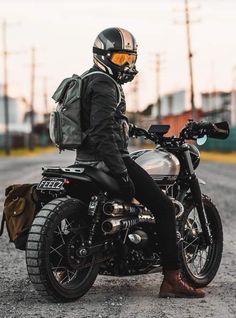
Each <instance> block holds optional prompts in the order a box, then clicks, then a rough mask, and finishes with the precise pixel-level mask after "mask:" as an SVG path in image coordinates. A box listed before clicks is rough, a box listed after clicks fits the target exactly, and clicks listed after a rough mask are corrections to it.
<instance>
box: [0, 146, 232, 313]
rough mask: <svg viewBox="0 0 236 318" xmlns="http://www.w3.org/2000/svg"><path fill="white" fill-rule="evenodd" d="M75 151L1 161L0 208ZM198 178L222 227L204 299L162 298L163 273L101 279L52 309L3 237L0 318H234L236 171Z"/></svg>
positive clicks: (212, 167) (217, 168) (208, 169)
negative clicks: (7, 193)
mask: <svg viewBox="0 0 236 318" xmlns="http://www.w3.org/2000/svg"><path fill="white" fill-rule="evenodd" d="M74 155H75V154H74V153H73V152H69V151H68V152H65V153H62V154H61V155H59V154H47V155H44V156H38V157H28V158H23V157H18V158H12V157H9V158H0V203H1V205H2V203H3V199H4V189H5V187H6V186H7V185H9V184H12V183H31V182H38V181H39V180H40V174H41V167H42V166H47V165H62V166H67V165H70V164H72V163H73V161H74ZM199 176H200V177H201V178H202V179H204V180H205V181H207V185H206V186H204V188H205V189H204V190H203V191H204V193H207V194H209V195H210V196H211V197H212V198H213V201H214V202H215V203H216V205H217V206H218V208H219V210H220V213H221V216H222V219H223V224H224V257H223V261H222V265H221V267H220V270H219V273H218V275H217V276H216V278H215V280H214V281H213V282H212V283H211V284H210V286H209V287H208V288H207V289H206V291H207V296H206V298H205V299H201V300H199V299H198V300H194V299H192V300H186V299H171V300H169V299H159V298H158V292H159V287H160V283H161V279H162V277H161V274H153V275H146V276H137V277H127V278H116V277H105V276H99V277H98V279H97V281H96V282H95V285H94V286H93V288H92V289H91V290H90V292H89V293H88V294H87V295H85V296H84V297H83V298H82V299H81V300H78V301H77V302H75V303H70V304H49V303H47V302H46V301H44V300H43V299H42V298H40V296H38V294H37V293H36V292H35V290H34V288H33V286H32V285H31V283H30V281H29V279H28V276H27V272H26V266H25V255H24V252H20V251H16V250H15V249H14V247H13V245H12V244H9V243H8V239H7V236H6V233H5V234H4V237H3V238H0V318H3V317H6V318H11V317H14V318H19V317H22V318H23V317H24V318H32V317H38V318H39V317H45V318H50V317H53V318H62V317H68V318H75V317H80V318H81V317H109V318H112V317H115V318H116V317H127V318H131V317H135V318H136V317H138V318H139V317H155V318H167V317H168V318H171V317H174V318H176V317H181V318H187V317H188V318H194V317H202V318H205V317H212V318H218V317H219V318H222V317H226V318H235V317H236V302H235V297H236V271H235V269H236V168H235V165H226V164H218V163H207V162H203V163H202V164H201V167H200V169H199Z"/></svg>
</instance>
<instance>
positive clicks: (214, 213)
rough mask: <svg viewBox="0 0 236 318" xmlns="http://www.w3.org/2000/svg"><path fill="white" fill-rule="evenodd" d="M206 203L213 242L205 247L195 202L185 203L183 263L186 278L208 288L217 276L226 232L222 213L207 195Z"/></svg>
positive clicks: (181, 254)
mask: <svg viewBox="0 0 236 318" xmlns="http://www.w3.org/2000/svg"><path fill="white" fill-rule="evenodd" d="M203 204H204V207H205V211H206V216H207V220H208V223H209V228H210V232H211V235H212V243H211V245H209V246H205V244H204V240H203V234H202V229H201V224H200V220H199V217H198V212H197V210H196V207H195V206H194V204H193V203H192V202H188V203H186V204H185V213H184V215H183V219H182V225H181V236H182V238H183V241H182V244H181V251H180V256H181V262H182V270H183V274H184V276H185V279H186V280H187V281H188V282H189V283H190V284H191V285H192V286H194V287H205V286H207V285H208V284H209V283H210V282H211V281H212V280H213V278H214V277H215V275H216V273H217V271H218V269H219V266H220V262H221V258H222V251H223V232H222V223H221V219H220V215H219V212H218V210H217V209H216V207H215V205H214V204H213V203H212V202H211V200H210V199H209V198H208V197H207V196H203Z"/></svg>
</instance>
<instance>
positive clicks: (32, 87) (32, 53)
mask: <svg viewBox="0 0 236 318" xmlns="http://www.w3.org/2000/svg"><path fill="white" fill-rule="evenodd" d="M35 51H36V50H35V47H32V49H31V75H30V79H31V80H30V112H29V114H30V125H31V132H30V136H29V149H30V150H34V146H35V145H34V94H35V90H34V88H35Z"/></svg>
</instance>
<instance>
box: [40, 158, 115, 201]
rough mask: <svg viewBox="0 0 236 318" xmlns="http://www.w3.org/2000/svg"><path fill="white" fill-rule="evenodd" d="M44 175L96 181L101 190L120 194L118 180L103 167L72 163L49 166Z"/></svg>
mask: <svg viewBox="0 0 236 318" xmlns="http://www.w3.org/2000/svg"><path fill="white" fill-rule="evenodd" d="M43 175H44V176H55V177H64V178H73V179H78V180H83V181H85V182H94V183H95V184H96V185H97V186H98V187H99V188H100V189H101V190H103V191H106V192H110V193H113V194H115V195H119V194H120V189H119V185H118V183H117V181H116V180H115V179H114V178H113V177H112V176H110V175H108V174H107V173H106V172H104V171H102V170H101V169H97V168H95V167H92V166H88V165H82V164H81V165H71V166H68V167H65V168H64V167H47V168H44V171H43Z"/></svg>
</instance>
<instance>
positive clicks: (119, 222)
mask: <svg viewBox="0 0 236 318" xmlns="http://www.w3.org/2000/svg"><path fill="white" fill-rule="evenodd" d="M138 223H139V218H138V217H133V218H110V219H107V220H105V221H104V222H103V223H102V231H103V232H104V233H105V234H115V233H117V232H119V231H120V230H126V229H127V228H129V227H131V226H133V225H135V224H138Z"/></svg>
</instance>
